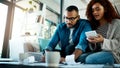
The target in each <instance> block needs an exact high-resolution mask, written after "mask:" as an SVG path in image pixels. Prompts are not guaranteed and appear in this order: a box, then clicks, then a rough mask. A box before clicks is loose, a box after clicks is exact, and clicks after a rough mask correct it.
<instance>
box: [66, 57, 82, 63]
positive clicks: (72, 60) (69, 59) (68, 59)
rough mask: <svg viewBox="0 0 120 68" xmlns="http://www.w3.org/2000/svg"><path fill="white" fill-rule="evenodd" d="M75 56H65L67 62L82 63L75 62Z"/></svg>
mask: <svg viewBox="0 0 120 68" xmlns="http://www.w3.org/2000/svg"><path fill="white" fill-rule="evenodd" d="M74 56H75V55H68V56H66V58H65V61H66V63H67V64H80V63H76V62H75V60H74Z"/></svg>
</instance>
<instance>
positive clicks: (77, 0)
mask: <svg viewBox="0 0 120 68" xmlns="http://www.w3.org/2000/svg"><path fill="white" fill-rule="evenodd" d="M64 1H65V2H64V10H65V8H66V7H68V6H69V5H75V6H77V7H78V9H79V13H80V17H81V18H86V16H85V12H86V7H87V3H88V1H89V0H87V1H86V0H64ZM64 10H63V11H64Z"/></svg>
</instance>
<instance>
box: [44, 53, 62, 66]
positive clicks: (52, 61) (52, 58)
mask: <svg viewBox="0 0 120 68" xmlns="http://www.w3.org/2000/svg"><path fill="white" fill-rule="evenodd" d="M45 62H46V64H47V66H50V67H58V66H59V62H60V52H57V51H45Z"/></svg>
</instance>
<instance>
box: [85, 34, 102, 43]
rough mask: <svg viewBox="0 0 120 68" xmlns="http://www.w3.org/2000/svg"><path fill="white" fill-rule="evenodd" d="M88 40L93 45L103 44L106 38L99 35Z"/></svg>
mask: <svg viewBox="0 0 120 68" xmlns="http://www.w3.org/2000/svg"><path fill="white" fill-rule="evenodd" d="M87 40H88V41H89V42H91V43H101V42H103V41H104V38H103V36H102V35H100V34H98V36H97V37H89V38H87Z"/></svg>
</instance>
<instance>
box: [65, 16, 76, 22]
mask: <svg viewBox="0 0 120 68" xmlns="http://www.w3.org/2000/svg"><path fill="white" fill-rule="evenodd" d="M77 17H78V16H76V17H71V18H68V17H64V19H65V20H66V21H67V20H69V21H74V20H75V19H76V18H77Z"/></svg>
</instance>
